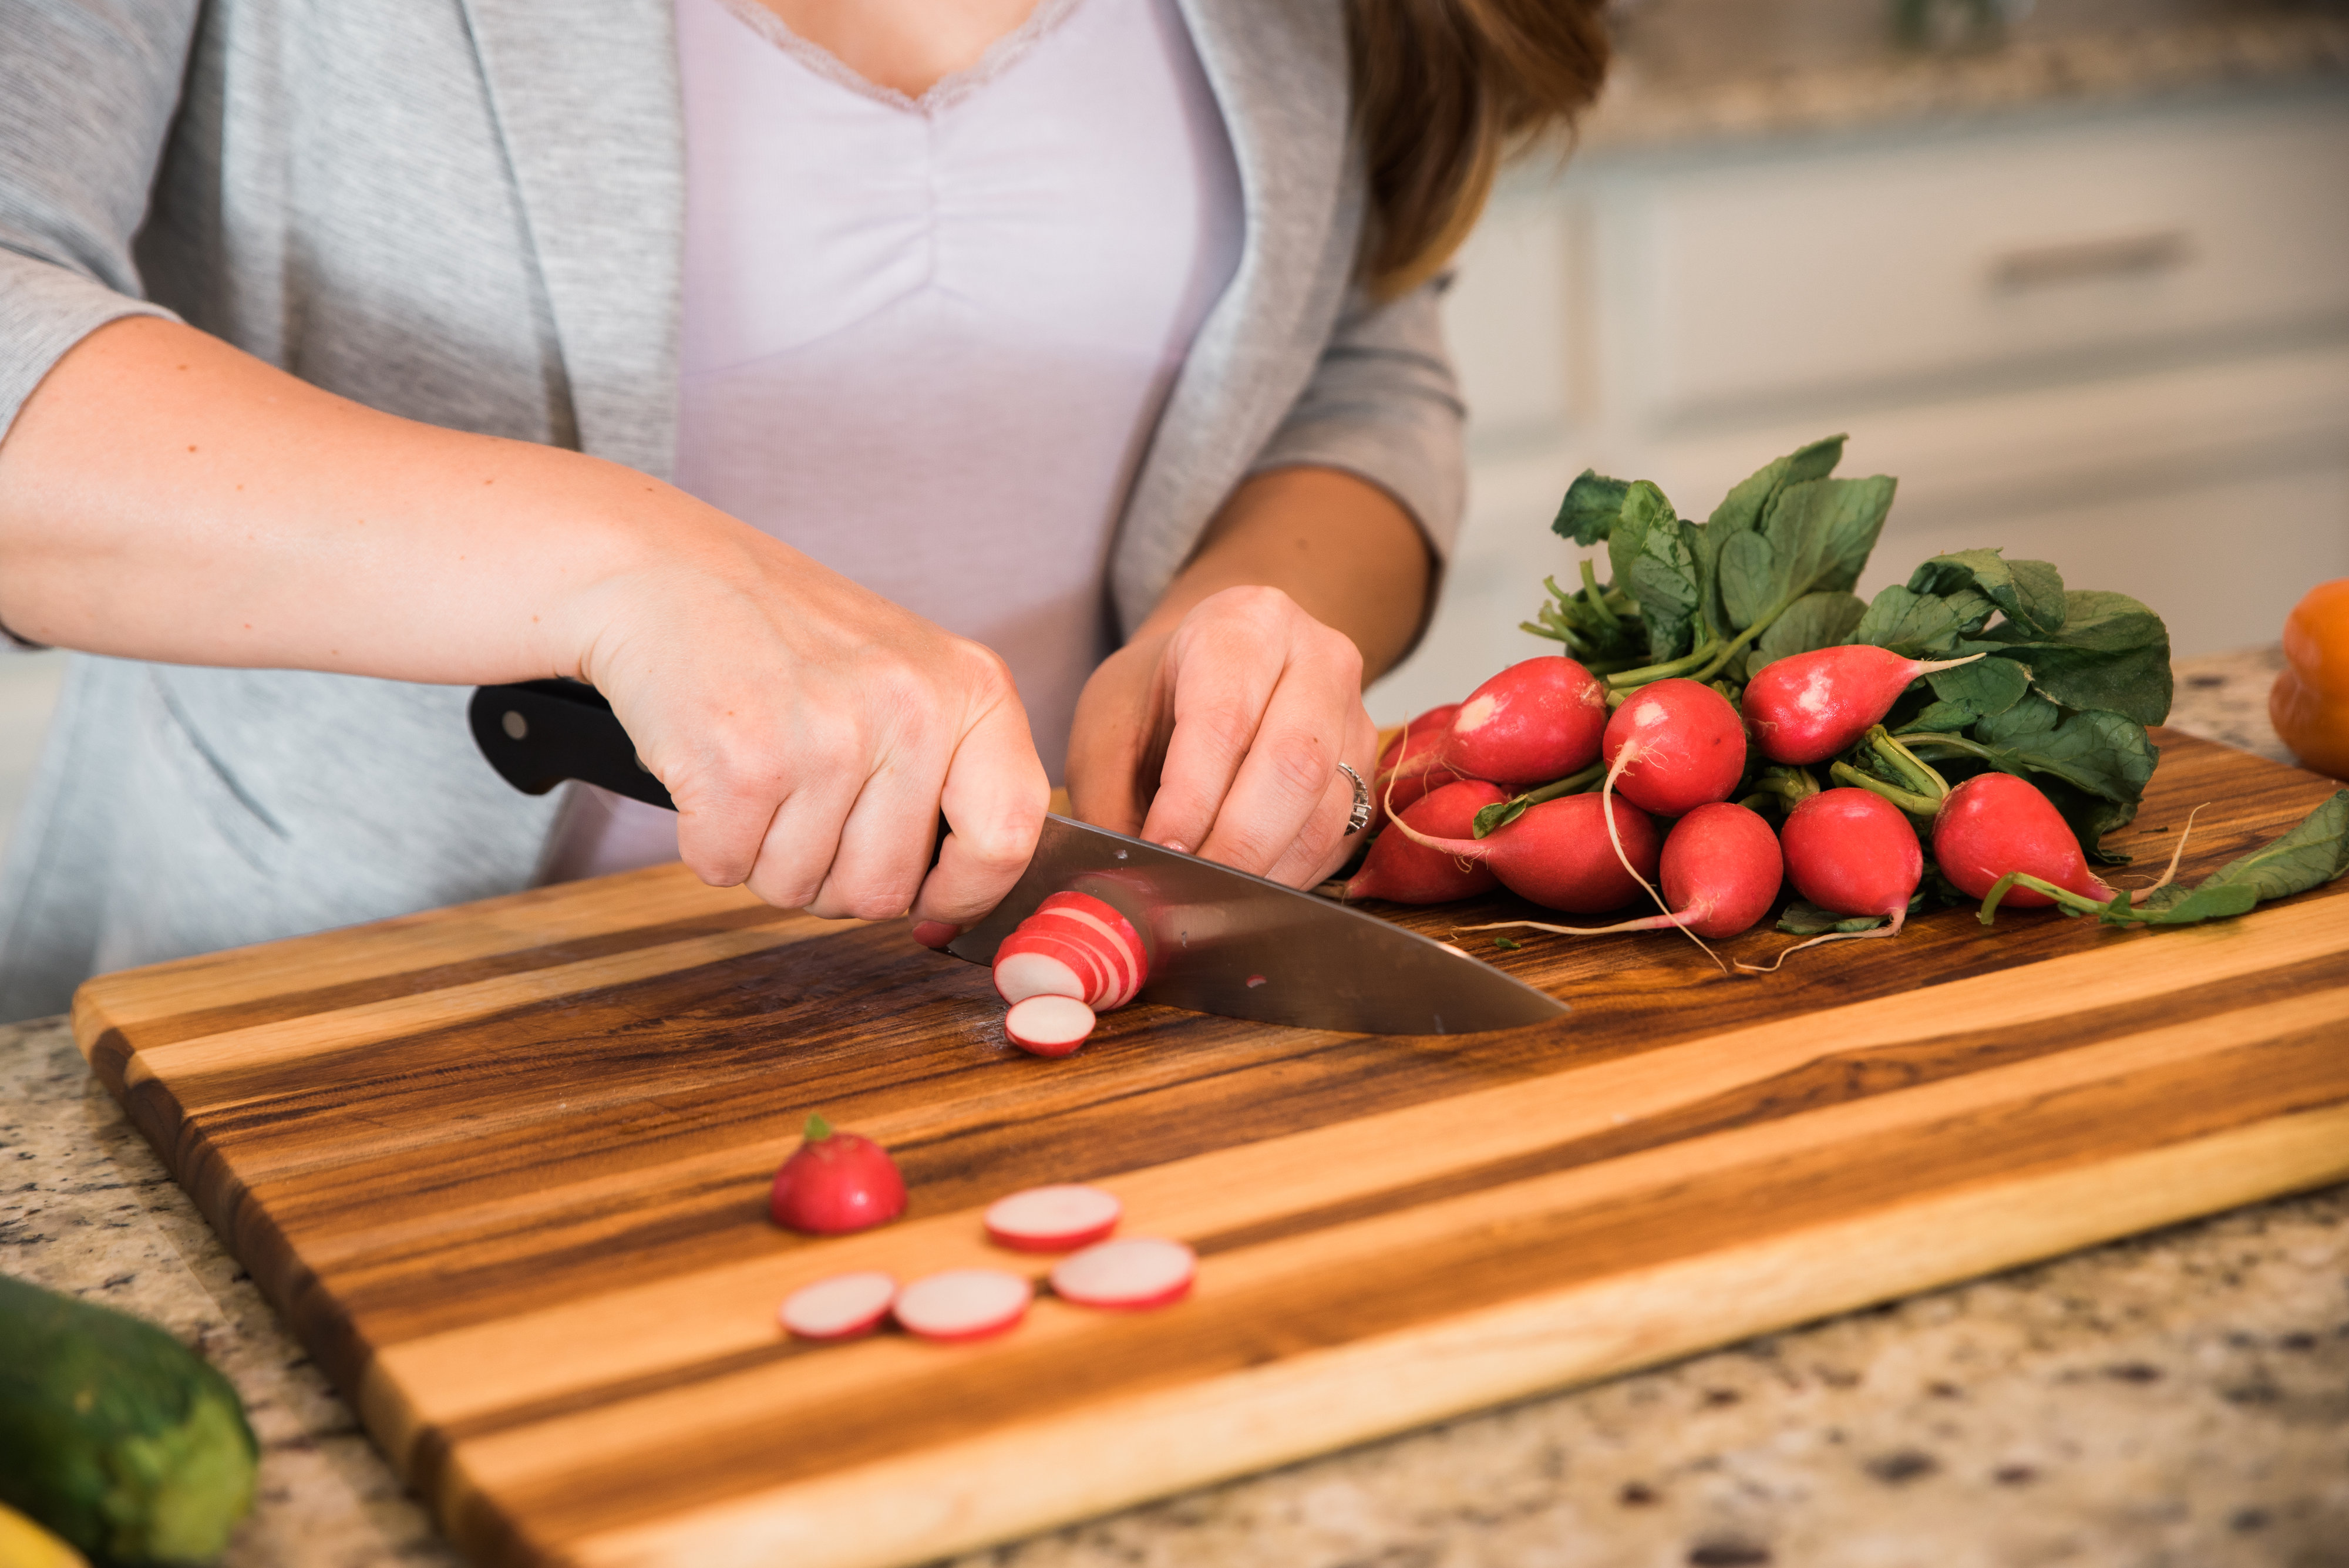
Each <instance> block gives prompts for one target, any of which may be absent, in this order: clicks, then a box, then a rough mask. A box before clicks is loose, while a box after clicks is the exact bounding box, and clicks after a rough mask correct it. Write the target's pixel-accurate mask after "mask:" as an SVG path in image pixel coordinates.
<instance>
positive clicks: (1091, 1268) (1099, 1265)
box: [1052, 1236, 1199, 1312]
mask: <svg viewBox="0 0 2349 1568" xmlns="http://www.w3.org/2000/svg"><path fill="white" fill-rule="evenodd" d="M1198 1267H1199V1260H1198V1256H1197V1254H1195V1252H1193V1251H1191V1249H1190V1248H1188V1247H1186V1246H1185V1245H1183V1243H1182V1242H1180V1241H1162V1240H1160V1239H1159V1238H1157V1237H1154V1236H1136V1237H1132V1238H1129V1239H1127V1240H1125V1241H1098V1242H1095V1243H1094V1244H1093V1245H1092V1246H1090V1247H1087V1248H1086V1249H1085V1250H1084V1251H1081V1252H1072V1253H1071V1254H1070V1255H1069V1256H1067V1257H1065V1258H1063V1259H1061V1261H1060V1262H1057V1263H1055V1264H1053V1265H1052V1293H1053V1294H1055V1295H1057V1296H1059V1297H1061V1299H1062V1300H1063V1301H1071V1302H1074V1303H1077V1304H1078V1305H1079V1306H1090V1307H1110V1308H1114V1309H1117V1310H1120V1311H1124V1312H1140V1311H1143V1309H1145V1308H1148V1307H1155V1306H1164V1305H1165V1304H1166V1303H1169V1302H1172V1301H1179V1300H1181V1299H1182V1298H1183V1296H1184V1295H1185V1294H1186V1293H1188V1292H1189V1291H1190V1289H1191V1280H1192V1277H1193V1276H1194V1275H1195V1273H1196V1272H1198Z"/></svg>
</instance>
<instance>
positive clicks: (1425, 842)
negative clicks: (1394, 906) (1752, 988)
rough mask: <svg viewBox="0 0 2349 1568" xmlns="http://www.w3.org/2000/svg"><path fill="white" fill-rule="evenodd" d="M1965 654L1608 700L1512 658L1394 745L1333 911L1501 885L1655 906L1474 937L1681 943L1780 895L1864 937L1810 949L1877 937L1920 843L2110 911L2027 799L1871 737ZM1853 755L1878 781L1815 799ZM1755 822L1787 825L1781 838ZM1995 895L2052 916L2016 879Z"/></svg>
mask: <svg viewBox="0 0 2349 1568" xmlns="http://www.w3.org/2000/svg"><path fill="white" fill-rule="evenodd" d="M1980 657H1982V655H1980V654H1975V655H1971V656H1969V657H1967V658H1964V659H1940V660H1930V659H1909V658H1906V657H1904V656H1902V655H1900V654H1899V653H1896V652H1892V651H1890V650H1888V649H1882V648H1878V647H1873V646H1870V645H1867V644H1848V645H1844V646H1839V647H1833V648H1823V649H1815V650H1813V651H1810V652H1807V653H1801V654H1796V655H1793V656H1791V657H1788V658H1784V659H1775V660H1773V661H1771V662H1769V663H1767V664H1765V665H1764V666H1763V667H1762V668H1761V669H1760V670H1758V671H1756V672H1755V673H1754V676H1753V679H1752V680H1750V681H1749V682H1748V683H1747V684H1746V685H1745V687H1744V690H1743V691H1742V692H1735V689H1733V688H1722V687H1716V686H1713V685H1708V684H1704V683H1702V682H1700V681H1698V680H1692V679H1687V678H1684V677H1678V676H1664V677H1663V678H1661V679H1652V680H1640V681H1639V682H1637V683H1634V684H1630V685H1629V686H1627V687H1621V688H1616V687H1611V686H1610V684H1609V680H1608V679H1606V678H1602V677H1599V676H1598V675H1595V674H1593V673H1592V672H1591V671H1590V670H1588V669H1586V668H1585V667H1584V666H1582V665H1581V664H1579V663H1578V662H1577V661H1576V660H1574V659H1570V658H1565V657H1561V656H1555V655H1553V656H1545V657H1542V658H1537V659H1526V660H1525V661H1523V662H1522V663H1519V664H1516V665H1513V666H1511V667H1510V668H1509V669H1507V670H1503V671H1501V672H1500V673H1499V674H1497V675H1495V676H1494V677H1493V678H1492V679H1491V680H1487V681H1486V682H1485V684H1484V685H1482V686H1480V687H1478V688H1477V689H1476V690H1475V691H1474V692H1471V693H1470V694H1469V696H1468V698H1467V699H1466V700H1465V701H1462V702H1459V703H1453V704H1447V705H1445V706H1444V707H1441V708H1437V709H1433V710H1431V711H1428V712H1425V713H1423V714H1420V715H1419V716H1418V717H1416V718H1414V719H1413V720H1412V721H1411V722H1410V723H1409V724H1407V725H1406V726H1404V729H1403V731H1402V733H1400V734H1399V735H1397V736H1396V737H1395V739H1394V740H1393V741H1392V742H1390V744H1389V746H1388V748H1387V751H1386V753H1385V755H1384V756H1383V757H1382V758H1381V774H1380V782H1381V787H1382V789H1383V790H1384V792H1385V798H1384V799H1383V801H1382V805H1384V806H1385V807H1386V808H1387V809H1388V810H1389V811H1390V812H1391V813H1392V815H1391V818H1390V820H1389V821H1388V822H1387V824H1386V826H1385V827H1384V829H1383V831H1381V833H1380V834H1379V836H1377V837H1376V838H1375V839H1374V840H1373V841H1372V843H1371V846H1370V849H1369V851H1368V854H1367V855H1366V857H1364V859H1363V861H1362V864H1361V868H1360V869H1359V870H1358V871H1357V872H1356V874H1355V875H1354V876H1353V877H1352V878H1351V880H1350V881H1349V882H1348V883H1347V884H1346V885H1345V893H1346V896H1347V897H1348V898H1384V899H1388V900H1392V901H1393V902H1397V903H1407V904H1432V903H1444V902H1450V901H1452V900H1455V899H1460V898H1472V897H1475V896H1476V895H1478V894H1481V893H1484V892H1486V891H1489V890H1490V889H1491V888H1493V887H1495V885H1498V886H1500V887H1503V888H1507V889H1508V890H1509V891H1510V892H1513V893H1515V894H1516V895H1517V896H1519V897H1520V898H1525V899H1526V900H1527V901H1528V902H1531V903H1534V904H1537V905H1540V906H1542V907H1543V908H1545V909H1556V910H1560V911H1563V912H1567V913H1570V914H1581V915H1591V914H1599V913H1602V912H1606V911H1609V910H1617V909H1622V908H1623V907H1624V906H1626V905H1627V904H1630V903H1631V902H1633V901H1634V900H1637V899H1640V898H1642V897H1643V895H1644V898H1645V899H1646V900H1647V901H1648V902H1650V903H1651V904H1652V906H1653V908H1654V909H1655V910H1656V911H1657V912H1655V913H1652V914H1649V915H1645V916H1638V917H1634V918H1631V919H1623V920H1619V921H1617V922H1615V923H1613V924H1609V925H1603V926H1595V927H1590V926H1568V925H1557V924H1550V923H1547V922H1543V921H1537V920H1507V921H1497V922H1493V923H1492V924H1489V925H1483V926H1476V927H1471V928H1468V929H1480V930H1482V929H1503V928H1517V929H1532V930H1540V931H1549V932H1556V933H1558V934H1561V935H1576V936H1580V935H1597V934H1602V933H1608V932H1619V931H1631V930H1663V929H1677V930H1680V931H1682V932H1683V933H1684V934H1686V935H1687V936H1688V937H1690V938H1691V939H1692V940H1696V941H1697V944H1698V945H1699V946H1700V947H1705V940H1704V939H1708V938H1710V939H1715V940H1718V939H1722V938H1727V937H1733V936H1736V935H1738V934H1739V933H1741V932H1744V931H1745V930H1748V929H1752V928H1753V927H1754V925H1756V924H1757V923H1759V922H1760V921H1762V920H1764V919H1766V918H1768V916H1769V914H1770V912H1771V910H1772V909H1773V908H1774V907H1775V905H1776V903H1777V901H1778V898H1779V895H1780V891H1781V888H1782V886H1783V885H1785V884H1791V885H1792V887H1793V888H1794V890H1795V893H1796V894H1798V895H1800V897H1802V898H1805V899H1806V900H1808V901H1809V902H1810V903H1811V904H1814V905H1816V906H1817V907H1818V908H1819V909H1822V910H1825V911H1826V912H1827V913H1829V914H1831V915H1833V916H1836V917H1838V918H1841V919H1844V920H1845V921H1846V923H1847V925H1848V926H1850V927H1853V928H1860V927H1867V928H1868V929H1837V931H1835V932H1833V933H1830V934H1828V935H1826V936H1822V937H1819V938H1817V939H1816V940H1820V941H1829V940H1848V939H1850V938H1854V937H1859V936H1877V937H1892V936H1897V935H1898V934H1899V931H1900V930H1901V929H1902V928H1903V926H1904V924H1905V923H1906V920H1907V917H1908V914H1909V909H1910V906H1911V904H1912V902H1913V900H1914V899H1915V898H1916V897H1917V894H1918V890H1919V888H1920V885H1921V883H1922V880H1923V877H1924V868H1925V857H1924V852H1923V846H1922V843H1921V842H1920V839H1921V838H1922V837H1924V836H1930V839H1931V842H1932V845H1933V850H1934V857H1935V859H1936V860H1937V861H1938V862H1939V863H1940V867H1941V868H1942V870H1943V872H1944V874H1945V875H1946V876H1947V877H1948V878H1949V879H1950V881H1951V883H1952V884H1954V885H1955V886H1956V887H1957V888H1959V889H1960V890H1961V891H1962V892H1965V893H1967V894H1968V895H1970V896H1972V897H1975V898H1980V897H1982V896H1983V895H1984V894H1985V893H1986V892H1987V891H1988V889H1989V888H1990V887H1991V886H1992V884H1993V883H1995V882H1997V881H1998V880H1999V878H2000V877H2004V876H2006V875H2007V874H2008V873H2011V872H2021V873H2023V874H2024V875H2025V877H2036V878H2044V879H2045V880H2046V881H2048V882H2050V883H2053V884H2054V885H2056V886H2058V887H2061V888H2066V889H2070V890H2072V891H2075V892H2076V893H2078V894H2080V895H2082V896H2084V897H2094V898H2101V899H2107V900H2108V899H2110V898H2113V897H2115V894H2114V892H2113V890H2112V889H2111V888H2107V887H2106V886H2105V884H2103V883H2102V882H2101V881H2099V880H2098V879H2097V878H2096V877H2095V876H2094V875H2092V874H2091V873H2090V871H2089V870H2088V867H2087V864H2086V861H2085V857H2083V855H2082V853H2081V850H2080V847H2079V844H2078V842H2077V840H2076V838H2075V836H2074V835H2073V833H2072V830H2071V828H2070V826H2068V825H2067V824H2066V823H2065V822H2064V818H2063V816H2062V815H2061V814H2060V813H2058V812H2057V811H2056V809H2055V807H2054V805H2052V804H2051V803H2050V802H2049V801H2048V799H2047V797H2046V796H2045V795H2044V794H2042V793H2041V792H2040V791H2039V790H2038V789H2037V788H2035V787H2034V786H2033V785H2032V784H2029V783H2028V782H2026V781H2025V780H2023V779H2021V778H2018V777H2015V776H2013V775H2012V774H2002V773H1995V772H1993V773H1986V774H1981V775H1979V776H1977V777H1975V778H1972V779H1969V780H1966V781H1965V782H1964V783H1962V784H1960V785H1958V786H1957V787H1956V788H1955V789H1954V790H1953V789H1951V786H1950V785H1948V784H1946V783H1945V782H1943V781H1942V780H1941V777H1940V774H1938V773H1937V772H1936V771H1935V770H1933V769H1932V768H1931V767H1930V766H1928V765H1926V764H1924V763H1921V762H1920V761H1918V759H1917V758H1916V757H1915V755H1914V754H1913V753H1910V752H1909V751H1908V750H1907V749H1906V748H1905V747H1903V746H1901V745H1900V744H1899V742H1898V740H1897V739H1895V738H1893V737H1890V736H1889V735H1887V734H1886V732H1884V730H1883V728H1882V725H1883V722H1884V720H1885V719H1886V717H1887V715H1888V714H1889V713H1890V712H1891V711H1892V710H1893V709H1894V707H1895V706H1896V705H1897V704H1898V703H1899V701H1900V700H1901V698H1902V696H1903V695H1904V694H1905V693H1907V692H1909V691H1913V690H1916V689H1917V687H1918V683H1919V682H1920V681H1921V680H1924V679H1925V678H1926V677H1928V676H1930V675H1932V674H1934V673H1936V672H1937V671H1940V670H1950V669H1955V668H1957V667H1959V666H1961V665H1964V664H1968V663H1971V662H1972V661H1973V659H1978V658H1980ZM1732 692H1734V694H1735V695H1736V697H1737V698H1738V701H1736V702H1734V703H1733V701H1732V700H1731V695H1730V693H1732ZM1855 748H1857V750H1855ZM1846 753H1852V754H1853V755H1856V756H1864V757H1868V758H1871V759H1874V760H1875V763H1876V766H1877V769H1878V771H1877V772H1876V773H1874V774H1860V773H1859V772H1858V771H1857V770H1855V769H1853V768H1852V767H1850V766H1849V765H1848V764H1847V763H1840V762H1838V763H1836V766H1835V770H1834V772H1835V776H1836V778H1837V780H1838V781H1841V782H1842V784H1843V787H1837V788H1829V789H1826V790H1821V789H1820V788H1819V787H1818V782H1817V781H1816V779H1815V778H1813V777H1812V776H1811V775H1810V774H1809V773H1808V772H1806V769H1807V768H1809V767H1811V766H1813V765H1816V764H1817V763H1824V762H1828V761H1830V760H1833V759H1836V758H1838V757H1841V756H1843V755H1845V754H1846ZM1757 770H1758V772H1757ZM1883 774H1890V776H1891V779H1896V780H1898V781H1899V783H1893V782H1889V780H1888V779H1887V778H1886V777H1884V776H1882V775H1883ZM1529 786H1530V787H1529ZM1513 792H1514V793H1513ZM1756 808H1761V809H1756ZM1764 811H1768V812H1770V813H1771V814H1772V815H1782V816H1783V821H1782V822H1781V823H1780V825H1779V826H1777V827H1775V828H1774V827H1773V826H1772V822H1771V819H1770V816H1768V815H1764ZM2173 869H2174V867H2173ZM2164 880H2165V881H2166V880H2167V878H2165V879H2164ZM1660 883H1661V886H1659V884H1660ZM2150 890H2151V889H2146V890H2144V892H2149V891H2150ZM2144 892H2140V893H2138V894H2137V895H2136V896H2137V897H2138V898H2142V897H2144ZM2009 896H2010V898H2012V899H2013V901H2014V902H2017V903H2024V904H2040V905H2044V904H2045V903H2047V902H2049V901H2050V900H2049V898H2047V897H2046V896H2044V895H2042V894H2038V893H2035V892H2033V890H2032V889H2031V888H2030V886H2029V885H2028V883H2027V882H2026V883H2025V884H2024V885H2023V886H2022V887H2020V888H2016V890H2015V891H2014V892H2013V894H2011V895H2009ZM1814 929H1816V928H1814ZM1809 945H1812V944H1811V943H1809V942H1806V943H1801V944H1797V946H1809ZM1793 950H1795V949H1794V948H1789V949H1787V950H1786V951H1789V952H1791V951H1793ZM1706 951H1707V953H1708V954H1709V955H1710V954H1711V949H1710V948H1709V947H1706ZM1779 957H1780V959H1781V961H1783V959H1784V957H1785V954H1784V953H1781V954H1780V955H1779ZM1714 962H1715V963H1716V964H1718V963H1720V960H1719V959H1718V958H1717V957H1716V958H1715V959H1714ZM1723 967H1724V969H1725V968H1726V966H1723ZM1744 967H1746V968H1749V969H1750V968H1754V967H1756V966H1753V965H1746V966H1744ZM1770 967H1773V968H1775V964H1774V965H1772V966H1770Z"/></svg>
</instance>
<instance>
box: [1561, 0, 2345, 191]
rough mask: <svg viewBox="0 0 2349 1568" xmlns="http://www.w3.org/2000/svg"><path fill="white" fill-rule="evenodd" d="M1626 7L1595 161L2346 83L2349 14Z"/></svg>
mask: <svg viewBox="0 0 2349 1568" xmlns="http://www.w3.org/2000/svg"><path fill="white" fill-rule="evenodd" d="M1914 4H1915V5H1917V6H1918V7H1919V8H1920V9H1921V11H1922V12H1923V13H1924V14H1925V15H1926V16H1928V17H1929V18H1930V20H1929V21H1928V23H1927V26H1926V31H1927V34H1928V40H1927V41H1923V42H1920V41H1904V40H1903V39H1902V38H1901V37H1900V36H1899V33H1898V30H1897V27H1896V22H1895V17H1896V15H1897V14H1898V12H1899V10H1900V5H1899V4H1897V3H1896V0H1619V3H1618V5H1616V7H1615V9H1614V11H1613V13H1612V17H1611V24H1612V27H1613V31H1614V34H1615V36H1616V40H1617V55H1616V63H1615V66H1614V68H1613V70H1612V71H1611V72H1610V74H1609V82H1608V87H1607V91H1606V93H1605V95H1604V97H1603V98H1602V99H1600V101H1599V105H1598V106H1597V108H1596V109H1594V110H1593V112H1592V113H1591V114H1590V115H1589V116H1588V119H1587V120H1586V121H1585V123H1584V126H1583V128H1582V132H1581V136H1580V138H1579V147H1580V149H1581V151H1584V152H1587V153H1599V154H1601V155H1605V154H1609V153H1612V152H1619V151H1646V150H1650V149H1654V148H1659V147H1670V146H1674V145H1679V144H1684V143H1694V142H1705V141H1718V140H1729V139H1742V138H1753V137H1763V136H1785V135H1800V134H1810V133H1819V132H1833V131H1841V130H1856V129H1859V128H1863V127H1878V126H1885V125H1890V124H1898V123H1903V122H1928V121H1937V120H1949V119H1963V118H1967V117H1971V116H1978V115H1984V114H1993V113H2006V112H2011V111H2013V110H2015V109H2024V108H2031V107H2038V106H2045V105H2051V104H2081V105H2088V104H2109V103H2117V102H2127V101H2133V100H2137V99H2146V98H2151V97H2155V96H2159V95H2166V94H2178V93H2187V92H2196V91H2208V90H2211V89H2216V88H2228V87H2242V86H2247V85H2251V84H2259V85H2263V86H2282V85H2289V84H2291V83H2293V82H2306V81H2310V80H2313V79H2319V78H2336V79H2337V78H2341V77H2342V76H2343V75H2344V74H2349V4H2344V0H2003V4H2000V3H1998V0H1982V6H1981V8H1982V10H1983V11H1986V12H1991V13H1998V14H2002V15H2003V16H2006V17H2009V18H2011V20H2007V21H2005V22H2003V23H2002V24H1994V25H1992V26H1989V27H1988V28H1986V29H1984V28H1979V27H1971V26H1968V25H1967V23H1966V20H1965V19H1966V18H1967V17H1968V16H1970V15H1971V14H1972V12H1971V10H1970V6H1969V4H1968V0H1914Z"/></svg>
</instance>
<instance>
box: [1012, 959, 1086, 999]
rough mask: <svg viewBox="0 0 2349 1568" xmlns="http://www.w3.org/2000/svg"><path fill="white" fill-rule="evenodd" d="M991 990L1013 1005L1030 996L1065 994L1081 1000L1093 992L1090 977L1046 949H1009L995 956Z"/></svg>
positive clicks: (1070, 997)
mask: <svg viewBox="0 0 2349 1568" xmlns="http://www.w3.org/2000/svg"><path fill="white" fill-rule="evenodd" d="M995 992H996V994H997V995H999V996H1000V997H1002V998H1003V1000H1004V1001H1006V1002H1010V1003H1011V1004H1012V1005H1014V1006H1017V1005H1019V1003H1020V1002H1025V1001H1027V1000H1028V999H1029V998H1030V997H1031V996H1065V997H1067V998H1069V999H1070V1000H1071V1001H1073V1002H1082V1001H1084V1000H1085V998H1087V997H1089V996H1091V995H1092V993H1093V988H1092V981H1091V980H1090V979H1088V978H1085V977H1082V976H1080V975H1079V974H1078V973H1077V971H1076V967H1075V965H1074V964H1073V963H1071V962H1070V961H1067V960H1064V959H1059V958H1055V957H1053V956H1052V955H1051V954H1050V953H1040V952H1013V953H998V954H996V956H995Z"/></svg>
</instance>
